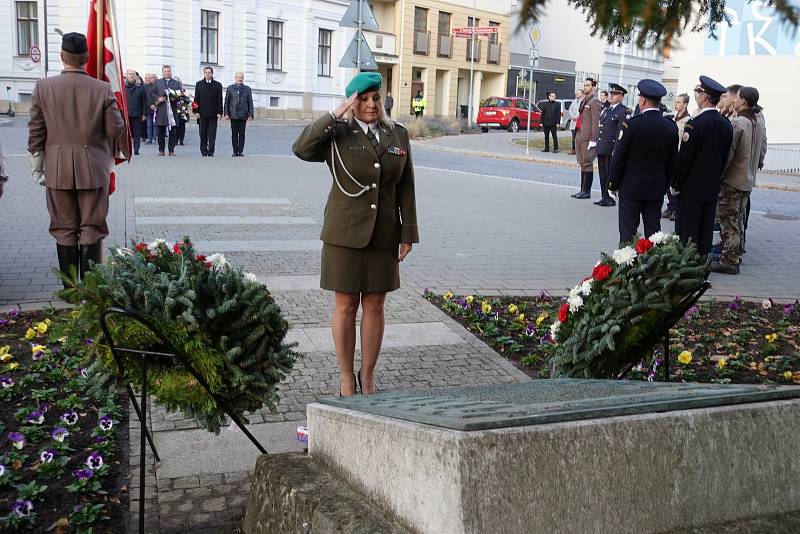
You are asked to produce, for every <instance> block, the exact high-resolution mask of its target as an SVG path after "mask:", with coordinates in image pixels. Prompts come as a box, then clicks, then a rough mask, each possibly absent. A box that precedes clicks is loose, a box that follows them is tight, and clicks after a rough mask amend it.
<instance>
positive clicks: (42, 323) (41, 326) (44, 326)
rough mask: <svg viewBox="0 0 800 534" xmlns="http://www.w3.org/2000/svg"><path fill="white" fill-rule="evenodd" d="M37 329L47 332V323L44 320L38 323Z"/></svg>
mask: <svg viewBox="0 0 800 534" xmlns="http://www.w3.org/2000/svg"><path fill="white" fill-rule="evenodd" d="M36 331H37V332H39V333H40V334H44V333H45V332H47V323H45V322H44V321H42V322H41V323H39V324H37V325H36Z"/></svg>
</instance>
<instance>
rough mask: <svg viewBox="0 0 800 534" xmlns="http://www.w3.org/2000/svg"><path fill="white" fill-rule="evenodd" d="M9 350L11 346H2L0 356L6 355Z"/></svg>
mask: <svg viewBox="0 0 800 534" xmlns="http://www.w3.org/2000/svg"><path fill="white" fill-rule="evenodd" d="M10 350H11V345H3V346H2V347H0V355H3V354H8V351H10Z"/></svg>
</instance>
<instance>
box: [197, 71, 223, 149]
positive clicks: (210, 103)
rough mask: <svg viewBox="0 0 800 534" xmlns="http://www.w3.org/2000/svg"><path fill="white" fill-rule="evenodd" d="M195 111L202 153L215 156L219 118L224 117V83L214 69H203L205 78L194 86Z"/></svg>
mask: <svg viewBox="0 0 800 534" xmlns="http://www.w3.org/2000/svg"><path fill="white" fill-rule="evenodd" d="M194 103H195V104H196V106H193V107H194V112H195V113H197V114H198V115H199V117H198V119H197V124H198V125H199V126H200V153H201V154H202V155H203V156H204V157H205V156H208V157H211V158H213V157H214V146H215V144H216V141H217V119H220V118H222V84H221V83H219V82H218V81H217V80H215V79H214V69H212V68H211V67H206V68H204V69H203V79H202V80H200V81H199V82H197V83H196V84H195V86H194Z"/></svg>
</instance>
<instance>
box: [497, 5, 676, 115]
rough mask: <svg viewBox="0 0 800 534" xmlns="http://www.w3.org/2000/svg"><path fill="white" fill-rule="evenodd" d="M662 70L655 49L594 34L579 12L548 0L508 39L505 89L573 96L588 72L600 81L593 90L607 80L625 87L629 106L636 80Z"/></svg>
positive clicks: (515, 92)
mask: <svg viewBox="0 0 800 534" xmlns="http://www.w3.org/2000/svg"><path fill="white" fill-rule="evenodd" d="M513 4H514V7H512V9H513V10H514V13H515V15H514V16H513V17H512V22H511V23H512V26H514V27H515V28H516V27H517V26H518V21H519V19H518V16H517V15H516V13H517V10H518V9H519V5H518V4H521V2H519V0H515V1H514V2H513ZM531 36H533V37H531ZM534 43H535V45H534ZM534 46H535V48H536V50H537V53H538V56H539V60H538V64H537V65H536V66H535V67H534V68H533V83H530V80H529V78H530V74H529V73H528V72H525V71H529V68H530V67H529V59H528V58H529V53H530V49H531V48H533V47H534ZM663 73H664V61H663V59H662V57H661V54H660V53H659V52H658V51H657V50H655V49H653V48H647V47H645V48H641V47H639V46H637V45H636V44H635V43H626V44H623V45H611V44H609V43H607V42H606V41H605V40H603V39H600V38H599V37H594V36H592V35H591V28H590V27H589V25H588V24H587V22H586V15H585V14H584V13H583V12H582V11H580V10H576V9H575V8H573V7H572V6H570V5H569V4H568V3H567V2H566V0H553V1H552V2H549V3H548V4H547V5H546V6H545V7H544V8H543V12H542V16H541V17H540V19H539V21H538V22H537V23H535V24H530V25H528V26H527V27H522V28H520V29H519V31H517V32H516V33H515V34H514V35H513V37H512V38H511V66H510V70H509V75H508V89H507V93H508V95H509V96H515V95H519V96H523V94H525V95H526V94H527V92H528V91H530V92H532V93H533V98H534V101H538V100H543V99H544V98H546V94H547V92H548V91H555V93H556V96H557V98H564V99H572V98H574V97H575V89H576V88H579V87H581V86H582V84H583V80H584V79H585V78H587V77H592V78H595V79H597V80H598V82H599V86H598V90H603V89H608V84H609V83H618V84H620V85H622V86H623V87H625V88H627V90H628V96H627V98H626V100H625V103H626V105H629V106H633V105H635V97H636V92H635V87H636V84H637V83H638V82H639V80H641V79H642V78H652V79H655V80H661V78H662V75H663ZM526 96H527V95H526Z"/></svg>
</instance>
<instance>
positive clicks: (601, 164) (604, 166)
mask: <svg viewBox="0 0 800 534" xmlns="http://www.w3.org/2000/svg"><path fill="white" fill-rule="evenodd" d="M609 89H610V91H609V96H608V107H604V108H603V111H601V112H600V134H599V136H598V138H597V166H598V172H599V174H600V190H601V191H602V196H601V197H600V200H596V201H595V204H597V205H598V206H616V205H617V203H616V202H615V201H614V199H613V198H611V196H610V195H609V194H608V179H609V177H608V170H609V167H610V166H611V155H612V154H613V153H614V145H615V144H616V142H617V139H618V138H619V129H620V128H621V127H622V123H623V122H625V119H626V118H627V116H628V108H626V107H625V106H623V105H622V104H621V103H620V102H622V99H623V98H624V97H625V95H626V94H627V92H628V91H626V90H625V88H624V87H622V86H621V85H618V84H616V83H612V84H609Z"/></svg>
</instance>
